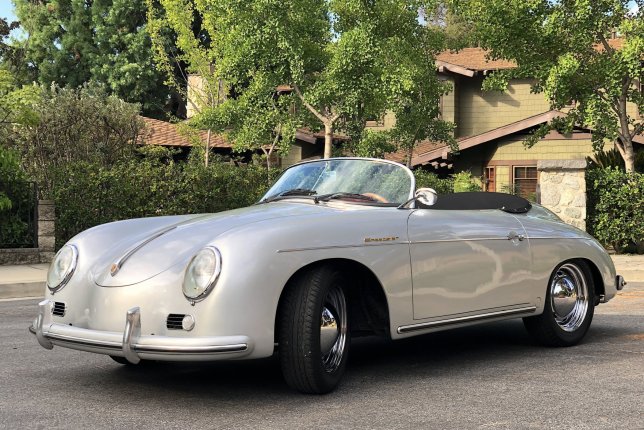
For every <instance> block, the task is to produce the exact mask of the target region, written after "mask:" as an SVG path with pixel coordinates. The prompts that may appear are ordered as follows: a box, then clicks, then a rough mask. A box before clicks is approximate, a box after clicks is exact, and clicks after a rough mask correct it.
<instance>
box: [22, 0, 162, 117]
mask: <svg viewBox="0 0 644 430" xmlns="http://www.w3.org/2000/svg"><path fill="white" fill-rule="evenodd" d="M14 3H15V5H16V14H17V15H18V18H19V19H20V23H21V25H22V27H23V28H24V30H25V31H26V32H27V33H29V43H28V44H26V47H25V57H26V58H25V60H26V62H27V63H29V64H31V65H33V68H34V70H35V71H36V72H37V75H36V78H37V80H38V82H40V83H41V84H43V85H46V86H49V85H51V83H52V82H55V83H56V84H57V85H59V86H61V87H70V88H76V87H78V86H81V85H83V84H85V83H87V82H89V81H90V80H92V81H96V82H99V83H102V84H104V85H105V87H106V88H107V89H108V91H109V92H110V93H111V94H115V95H117V96H118V97H120V98H121V99H123V100H125V101H129V102H138V103H141V104H142V108H143V112H144V113H146V114H147V115H152V116H161V115H163V112H164V109H165V108H166V104H167V102H168V92H169V91H168V88H167V87H166V86H165V85H164V84H163V75H162V73H160V71H159V70H157V68H156V67H155V64H154V62H153V60H152V56H153V52H152V45H151V42H150V38H149V35H148V31H147V25H146V7H145V2H144V0H94V1H91V2H86V1H80V0H65V1H54V0H44V1H37V2H34V1H31V0H14Z"/></svg>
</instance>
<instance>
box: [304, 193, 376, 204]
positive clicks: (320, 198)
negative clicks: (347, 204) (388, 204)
mask: <svg viewBox="0 0 644 430" xmlns="http://www.w3.org/2000/svg"><path fill="white" fill-rule="evenodd" d="M343 198H347V199H354V200H364V201H368V202H377V201H378V200H376V199H374V198H373V197H369V196H365V195H364V194H358V193H331V194H323V195H321V196H317V197H316V198H315V200H316V201H321V202H328V201H329V200H333V199H343Z"/></svg>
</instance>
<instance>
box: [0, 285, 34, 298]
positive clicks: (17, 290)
mask: <svg viewBox="0 0 644 430" xmlns="http://www.w3.org/2000/svg"><path fill="white" fill-rule="evenodd" d="M44 296H45V285H44V283H43V282H23V283H15V284H2V285H0V299H15V298H23V297H24V298H32V297H44Z"/></svg>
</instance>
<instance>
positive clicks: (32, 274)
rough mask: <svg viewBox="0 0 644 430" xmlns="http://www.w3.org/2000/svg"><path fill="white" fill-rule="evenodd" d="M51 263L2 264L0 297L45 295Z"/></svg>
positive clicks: (0, 267)
mask: <svg viewBox="0 0 644 430" xmlns="http://www.w3.org/2000/svg"><path fill="white" fill-rule="evenodd" d="M47 269H49V264H25V265H19V266H0V299H11V298H15V297H43V295H44V293H45V281H46V280H47Z"/></svg>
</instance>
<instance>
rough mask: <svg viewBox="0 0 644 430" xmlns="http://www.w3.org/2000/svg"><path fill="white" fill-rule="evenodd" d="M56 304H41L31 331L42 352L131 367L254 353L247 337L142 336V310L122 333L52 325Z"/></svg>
mask: <svg viewBox="0 0 644 430" xmlns="http://www.w3.org/2000/svg"><path fill="white" fill-rule="evenodd" d="M53 306H54V302H52V301H51V300H43V301H42V302H40V303H39V304H38V308H39V309H38V317H37V318H36V320H35V321H34V322H33V325H32V326H31V327H29V331H30V332H32V333H33V334H35V335H36V339H38V343H40V345H41V346H42V347H43V348H46V349H52V348H53V347H54V345H58V346H62V347H65V348H71V349H77V350H81V351H88V352H95V353H99V354H107V355H114V356H119V357H125V358H126V359H127V360H128V361H129V362H130V363H133V364H136V363H138V362H139V361H140V360H142V359H144V360H167V361H208V360H217V359H234V358H241V357H243V356H245V355H248V354H249V353H250V352H251V350H252V344H251V342H250V338H248V337H247V336H214V337H192V338H189V337H170V336H155V335H149V336H142V335H141V310H140V308H138V307H133V308H131V309H129V310H128V311H127V313H126V315H125V326H124V330H123V332H122V333H120V332H110V331H101V330H89V329H84V328H79V327H73V326H71V325H65V324H58V323H55V322H53V321H52V310H53Z"/></svg>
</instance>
